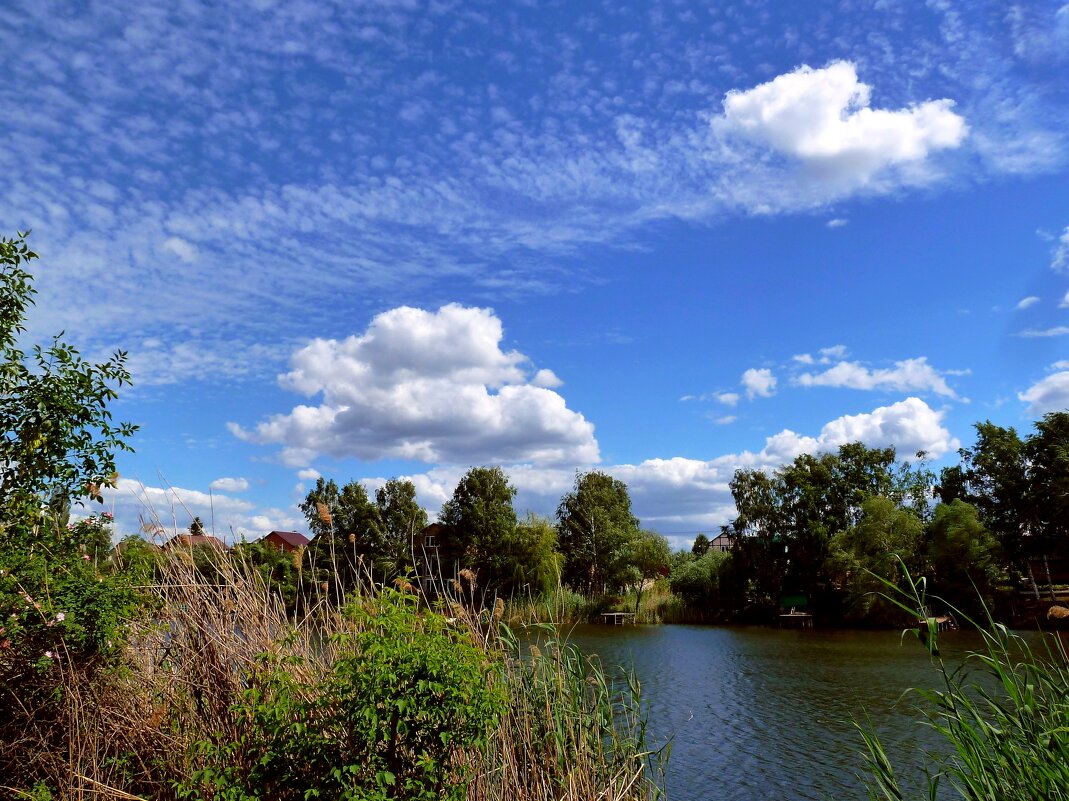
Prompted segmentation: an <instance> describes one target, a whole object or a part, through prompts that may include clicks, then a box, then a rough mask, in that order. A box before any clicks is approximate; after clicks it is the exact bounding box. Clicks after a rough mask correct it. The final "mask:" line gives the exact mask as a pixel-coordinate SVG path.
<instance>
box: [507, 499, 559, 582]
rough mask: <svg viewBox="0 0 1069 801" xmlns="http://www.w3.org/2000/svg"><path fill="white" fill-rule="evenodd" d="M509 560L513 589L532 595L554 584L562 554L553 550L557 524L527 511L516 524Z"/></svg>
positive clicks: (555, 547) (557, 578)
mask: <svg viewBox="0 0 1069 801" xmlns="http://www.w3.org/2000/svg"><path fill="white" fill-rule="evenodd" d="M512 562H513V564H514V566H515V568H516V572H515V574H514V576H513V581H512V587H513V588H514V589H515V590H518V591H521V592H524V593H528V594H530V595H536V594H538V593H551V592H553V591H554V590H555V589H556V588H557V587H558V585H559V584H560V574H561V563H562V562H563V558H562V557H561V555H560V553H559V552H558V551H557V528H556V526H554V525H553V521H552V520H550V519H549V518H546V517H542V516H541V515H536V514H534V513H533V512H528V513H527V516H526V517H525V518H524V519H523V520H521V521H520V523H519V525H517V526H516V536H515V538H514V546H513V560H512Z"/></svg>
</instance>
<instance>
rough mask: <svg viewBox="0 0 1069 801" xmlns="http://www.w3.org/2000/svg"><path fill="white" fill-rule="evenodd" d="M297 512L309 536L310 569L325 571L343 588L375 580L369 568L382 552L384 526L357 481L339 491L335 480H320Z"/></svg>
mask: <svg viewBox="0 0 1069 801" xmlns="http://www.w3.org/2000/svg"><path fill="white" fill-rule="evenodd" d="M300 509H301V511H302V512H303V513H304V516H305V518H306V519H307V521H308V528H309V529H310V530H311V532H312V535H313V536H312V542H311V544H310V545H309V547H308V556H309V559H308V563H309V566H310V567H312V568H313V569H316V570H322V571H326V574H327V575H326V577H327V579H328V580H334V579H336V580H337V581H338V582H340V585H341V586H342V587H344V588H350V587H354V586H356V585H357V584H359V583H361V582H362V581H363V580H364V579H365V577H367V576H368V575H372V578H377V579H379V580H381V579H382V578H383V577H382V576H381V575H380V576H374V575H373V571H372V567H373V565H374V564H375V560H376V559H378V558H380V557H381V556H382V554H383V552H384V546H383V526H382V520H381V518H380V516H379V510H378V507H376V506H375V504H374V503H372V502H371V499H370V498H369V497H368V494H367V490H366V489H365V488H364V485H363V484H361V483H360V482H359V481H350V482H349V483H347V484H346V485H345V486H343V487H340V488H339V487H338V485H337V483H335V481H334V479H325V478H323V477H322V476H320V477H319V478H318V479H317V480H316V485H315V487H313V488H312V489H311V490H310V491H309V493H308V495H307V496H305V499H304V501H302V502H301V504H300Z"/></svg>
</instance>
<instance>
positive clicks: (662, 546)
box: [627, 529, 672, 614]
mask: <svg viewBox="0 0 1069 801" xmlns="http://www.w3.org/2000/svg"><path fill="white" fill-rule="evenodd" d="M627 561H628V563H629V567H630V571H631V573H632V579H631V584H632V585H633V586H634V588H635V614H638V607H639V604H640V603H642V592H643V590H644V588H645V587H646V585H647V584H648V583H650V582H652V581H654V580H656V579H657V578H658V577H660V576H666V575H668V569H669V565H670V564H671V561H672V550H671V548H669V547H668V540H666V539H665V538H664V537H662V536H661V535H660V534H658V533H657V532H656V531H648V530H646V529H639V531H638V533H637V534H636V535H635V537H634V539H632V540H631V548H630V553H629V554H628V559H627Z"/></svg>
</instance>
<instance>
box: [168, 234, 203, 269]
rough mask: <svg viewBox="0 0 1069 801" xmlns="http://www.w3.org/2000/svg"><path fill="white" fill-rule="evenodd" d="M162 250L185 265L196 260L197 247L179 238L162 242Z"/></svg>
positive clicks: (174, 237) (175, 237) (169, 238)
mask: <svg viewBox="0 0 1069 801" xmlns="http://www.w3.org/2000/svg"><path fill="white" fill-rule="evenodd" d="M162 248H163V250H164V251H166V252H167V253H170V254H171V255H173V256H177V257H178V258H179V259H181V260H182V261H184V262H185V263H186V264H192V263H193V262H195V261H196V260H197V254H198V251H197V246H196V245H194V244H193V243H192V242H189V241H187V240H185V239H182V237H180V236H172V237H168V238H167V239H165V240H164V241H163V245H162Z"/></svg>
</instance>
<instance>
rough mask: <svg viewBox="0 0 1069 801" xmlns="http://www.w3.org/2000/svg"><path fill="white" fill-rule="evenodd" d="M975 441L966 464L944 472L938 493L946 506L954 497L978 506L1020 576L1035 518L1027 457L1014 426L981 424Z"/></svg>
mask: <svg viewBox="0 0 1069 801" xmlns="http://www.w3.org/2000/svg"><path fill="white" fill-rule="evenodd" d="M975 428H976V443H975V444H974V445H973V446H972V447H971V448H962V449H961V450H960V451H959V452H958V454H959V456H960V458H961V464H960V465H958V466H955V467H950V468H946V469H944V470H943V472H942V473H941V474H940V477H939V478H940V480H939V487H938V490H937V491H938V494H939V497H940V499H941V500H942V501H943V503H950V502H951V501H953V500H955V499H959V500H963V501H965V502H966V503H968V504H970V505H972V506H974V507H976V509H977V511H978V513H979V516H980V521H981V522H982V523H983V524H984V526H985V527H986V528H987V529H988V530H989V531H990V532H991V533H992V534H994V535H995V538H996V539H997V540H998V541H999V544H1000V545H1001V546H1002V550H1003V553H1004V555H1005V557H1006V558H1007V559H1008V560H1009V562H1010V563H1011V564H1012V565H1013V566H1014V567H1015V569H1016V571H1017V572H1024V571H1025V562H1026V561H1027V556H1028V547H1027V536H1028V530H1029V521H1030V518H1031V517H1032V516H1033V515H1032V511H1031V509H1030V508H1029V505H1028V504H1029V499H1030V494H1029V492H1028V488H1029V475H1028V472H1029V471H1028V454H1027V453H1026V448H1025V441H1024V440H1023V439H1021V437H1020V436H1019V435H1018V433H1017V431H1016V429H1014V428H1012V427H1011V428H1004V427H1003V426H998V425H995V424H994V423H992V422H991V421H989V420H988V421H985V422H983V423H977V424H976V426H975Z"/></svg>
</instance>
